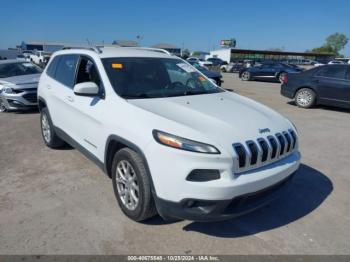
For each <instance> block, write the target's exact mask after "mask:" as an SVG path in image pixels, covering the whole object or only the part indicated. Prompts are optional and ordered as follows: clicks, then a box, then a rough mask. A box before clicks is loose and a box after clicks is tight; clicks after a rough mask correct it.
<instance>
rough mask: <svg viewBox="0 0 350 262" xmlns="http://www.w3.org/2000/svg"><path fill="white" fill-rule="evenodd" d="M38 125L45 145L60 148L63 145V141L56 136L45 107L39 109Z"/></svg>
mask: <svg viewBox="0 0 350 262" xmlns="http://www.w3.org/2000/svg"><path fill="white" fill-rule="evenodd" d="M40 126H41V135H42V137H43V140H44V143H45V145H46V146H48V147H50V148H61V147H63V146H64V145H65V142H64V141H63V140H62V139H61V138H59V137H58V136H57V134H56V132H55V130H54V128H53V124H52V121H51V118H50V114H49V111H48V110H47V108H46V107H45V108H43V109H42V110H41V114H40Z"/></svg>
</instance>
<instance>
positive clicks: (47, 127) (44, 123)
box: [41, 115, 51, 143]
mask: <svg viewBox="0 0 350 262" xmlns="http://www.w3.org/2000/svg"><path fill="white" fill-rule="evenodd" d="M41 126H42V130H43V136H44V139H45V141H46V142H47V143H50V140H51V129H50V124H49V120H48V118H47V116H46V115H43V117H42V119H41Z"/></svg>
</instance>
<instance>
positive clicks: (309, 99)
mask: <svg viewBox="0 0 350 262" xmlns="http://www.w3.org/2000/svg"><path fill="white" fill-rule="evenodd" d="M294 100H295V103H296V105H297V106H299V107H302V108H311V107H313V106H314V105H315V103H316V93H315V92H314V91H313V90H312V89H310V88H302V89H300V90H298V92H297V93H296V94H295V98H294Z"/></svg>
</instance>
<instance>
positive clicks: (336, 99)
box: [281, 65, 350, 108]
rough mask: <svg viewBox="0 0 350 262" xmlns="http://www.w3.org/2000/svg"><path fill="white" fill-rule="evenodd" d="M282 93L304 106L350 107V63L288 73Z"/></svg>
mask: <svg viewBox="0 0 350 262" xmlns="http://www.w3.org/2000/svg"><path fill="white" fill-rule="evenodd" d="M281 94H282V95H283V96H285V97H288V98H291V99H294V100H295V103H296V104H297V105H298V106H299V107H303V108H310V107H312V106H314V105H316V104H323V105H330V106H338V107H345V108H350V65H324V66H320V67H315V68H313V69H310V70H307V71H304V72H302V73H299V74H288V75H287V76H286V77H285V78H284V79H283V84H282V86H281Z"/></svg>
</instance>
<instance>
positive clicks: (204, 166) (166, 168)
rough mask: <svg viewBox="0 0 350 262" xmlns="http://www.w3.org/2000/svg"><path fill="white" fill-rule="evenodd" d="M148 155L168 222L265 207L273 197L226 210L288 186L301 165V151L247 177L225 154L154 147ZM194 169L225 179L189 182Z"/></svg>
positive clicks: (212, 217) (222, 216)
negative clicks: (240, 201) (235, 203)
mask: <svg viewBox="0 0 350 262" xmlns="http://www.w3.org/2000/svg"><path fill="white" fill-rule="evenodd" d="M155 152H157V153H155ZM145 153H146V154H145V155H146V156H147V162H148V166H149V169H150V173H151V176H152V181H153V186H154V197H155V198H156V204H157V208H158V211H159V213H160V214H161V215H162V216H163V217H164V218H167V217H177V218H183V219H189V220H198V221H202V220H218V219H219V220H220V219H226V218H230V217H233V216H236V215H240V214H243V213H246V212H249V211H251V210H254V209H255V208H258V207H260V206H261V205H264V204H265V203H266V202H269V201H270V200H269V199H270V196H269V197H268V198H265V197H264V198H262V201H261V202H260V200H259V201H256V203H255V204H252V206H253V207H251V206H249V207H245V208H244V209H242V210H238V211H237V210H235V208H232V210H231V211H230V212H228V211H227V210H226V209H227V206H232V205H231V204H230V203H232V202H233V200H235V201H237V199H241V198H242V197H243V196H247V195H249V194H256V193H257V192H261V191H262V190H266V189H268V188H270V187H271V186H273V185H277V184H278V183H280V182H281V181H284V180H285V179H287V178H288V177H290V176H291V175H292V174H293V173H295V172H296V171H297V169H298V168H299V165H300V153H299V151H298V150H295V151H294V152H292V153H290V154H289V155H287V156H285V157H284V158H280V159H278V160H277V161H275V162H271V163H268V164H266V165H263V166H260V167H257V168H254V169H251V170H247V171H244V172H236V171H235V165H234V161H233V158H232V156H231V155H229V154H226V153H224V152H222V154H220V155H210V154H199V153H192V152H187V151H183V150H178V149H173V148H170V147H165V146H163V145H160V144H158V143H150V145H149V146H148V147H147V149H146V151H145ZM194 170H211V171H213V170H214V171H216V172H219V173H220V176H219V178H216V179H212V180H206V181H198V180H197V181H194V180H189V179H188V178H189V176H190V174H192V172H193V171H194ZM274 195H275V194H274ZM249 199H251V198H249ZM191 202H194V203H191ZM213 203H214V204H213ZM193 205H194V206H193ZM193 208H194V209H193ZM199 211H200V213H196V212H199ZM193 212H195V213H193ZM201 212H202V213H201Z"/></svg>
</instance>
